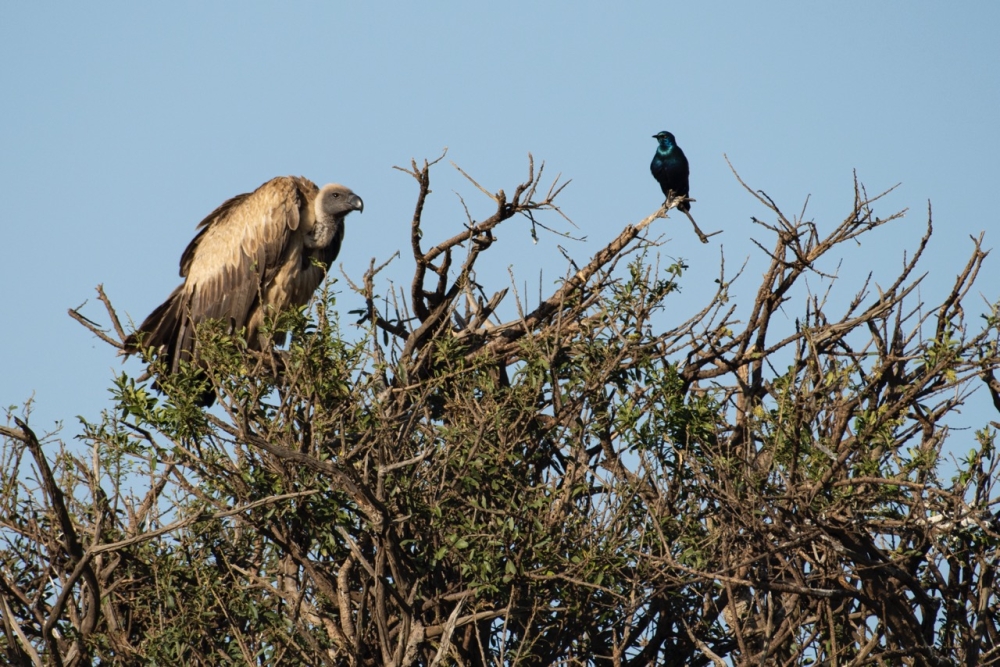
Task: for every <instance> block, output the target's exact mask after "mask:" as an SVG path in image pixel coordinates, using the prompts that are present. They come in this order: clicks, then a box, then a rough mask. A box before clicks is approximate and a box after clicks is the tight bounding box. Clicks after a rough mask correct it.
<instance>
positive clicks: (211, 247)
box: [124, 176, 364, 404]
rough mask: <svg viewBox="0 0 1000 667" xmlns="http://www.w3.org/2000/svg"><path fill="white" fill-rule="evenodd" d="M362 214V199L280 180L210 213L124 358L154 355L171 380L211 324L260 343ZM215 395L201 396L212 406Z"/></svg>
mask: <svg viewBox="0 0 1000 667" xmlns="http://www.w3.org/2000/svg"><path fill="white" fill-rule="evenodd" d="M362 210H364V202H362V201H361V197H359V196H357V195H356V194H354V193H353V192H352V191H351V190H350V189H349V188H347V187H345V186H343V185H339V184H336V183H331V184H329V185H324V186H323V187H322V188H318V187H316V184H315V183H313V182H312V181H310V180H308V179H305V178H302V177H296V176H279V177H278V178H274V179H272V180H270V181H268V182H267V183H264V184H263V185H261V186H260V187H259V188H257V189H256V190H254V191H253V192H249V193H246V194H241V195H237V196H235V197H233V198H232V199H230V200H229V201H227V202H225V203H224V204H222V205H221V206H219V207H218V208H217V209H215V210H214V211H212V213H210V214H209V215H208V217H207V218H205V219H204V220H202V221H201V223H200V224H199V225H198V228H197V229H198V233H197V234H196V235H195V237H194V240H192V241H191V243H190V244H189V245H188V247H187V249H186V250H184V254H182V255H181V271H180V274H181V277H183V278H184V282H183V283H181V285H180V286H179V287H177V289H175V290H174V291H173V293H171V295H170V296H169V297H167V300H166V301H164V302H163V304H162V305H160V306H159V307H158V308H156V310H154V311H153V312H152V313H151V314H150V315H149V317H147V318H146V319H145V321H144V322H143V323H142V325H141V326H140V327H139V328H138V329H137V330H136V331H135V333H133V334H131V335H130V336H128V337H127V338H126V339H125V342H124V353H125V354H126V355H128V354H135V353H136V352H138V351H139V350H140V348H153V349H156V350H159V354H160V358H161V359H162V360H163V361H164V362H165V365H166V369H167V371H168V372H170V373H174V372H176V371H177V368H178V364H179V363H180V361H181V360H182V359H183V360H187V361H192V360H194V359H195V358H196V356H195V350H194V347H195V327H196V326H197V325H198V324H200V323H201V322H204V321H205V320H209V319H218V320H222V321H224V322H227V323H228V325H229V327H230V330H231V331H233V332H240V331H243V330H245V333H244V335H245V337H246V341H247V346H248V347H249V348H251V349H257V350H260V349H263V348H264V345H265V344H266V343H267V342H268V340H270V341H273V344H277V345H280V344H282V343H283V342H284V338H285V336H284V334H283V333H280V334H275V335H274V336H273V337H270V338H268V339H265V337H264V336H263V335H262V334H261V333H260V329H261V325H262V324H263V323H264V318H265V317H274V316H276V315H277V314H278V313H280V312H282V311H284V310H287V309H290V308H297V307H300V306H303V305H305V304H306V303H307V302H308V301H309V298H310V297H311V296H312V293H313V292H314V291H315V290H316V288H317V287H319V284H320V283H321V282H322V281H323V277H324V276H325V275H326V271H327V268H328V267H329V266H330V265H331V264H332V263H333V260H334V259H335V258H336V257H337V253H338V252H340V243H341V241H342V240H343V238H344V218H346V217H347V214H349V213H350V212H351V211H362ZM213 399H214V393H213V394H211V395H206V396H205V397H204V402H205V403H206V404H210V403H211V402H212V400H213Z"/></svg>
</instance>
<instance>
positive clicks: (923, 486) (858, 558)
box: [0, 161, 1000, 667]
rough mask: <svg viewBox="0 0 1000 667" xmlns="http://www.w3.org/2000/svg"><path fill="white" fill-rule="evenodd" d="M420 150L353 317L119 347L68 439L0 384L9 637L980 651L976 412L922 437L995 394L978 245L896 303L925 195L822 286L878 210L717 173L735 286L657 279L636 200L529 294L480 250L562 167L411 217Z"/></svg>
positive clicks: (265, 649) (3, 641)
mask: <svg viewBox="0 0 1000 667" xmlns="http://www.w3.org/2000/svg"><path fill="white" fill-rule="evenodd" d="M435 168H439V167H436V166H435V163H433V162H427V161H424V162H423V163H422V164H418V163H417V162H413V163H412V164H411V165H410V166H409V168H408V169H406V170H405V171H407V172H408V173H409V174H410V175H412V176H413V178H414V179H415V181H416V183H417V187H418V191H417V198H416V206H415V208H414V212H413V219H412V226H411V233H410V238H409V247H410V254H411V255H412V259H413V261H414V263H415V271H414V275H413V280H412V283H411V284H410V286H409V287H408V288H397V287H396V286H395V285H394V284H393V283H392V282H390V281H387V280H386V279H384V278H383V275H384V274H383V272H384V270H385V266H386V264H387V263H386V264H381V265H377V264H376V260H372V264H371V268H370V269H369V270H368V272H367V273H366V274H365V275H364V276H363V277H362V278H360V279H358V280H357V281H356V283H350V288H351V290H350V292H349V293H348V295H346V296H342V297H341V298H340V302H346V303H347V304H349V306H350V307H355V306H358V309H357V310H352V311H351V312H349V313H345V312H341V313H339V315H338V313H337V308H336V307H335V306H336V305H337V304H335V303H334V295H333V294H332V293H331V292H330V291H329V289H326V288H324V290H323V292H322V293H320V294H318V295H317V298H316V299H315V300H314V303H313V306H312V307H311V308H310V309H305V310H302V311H296V312H291V313H285V314H282V315H281V316H280V317H278V318H277V319H276V320H275V321H273V322H270V323H269V326H272V327H274V329H275V330H287V331H289V332H291V334H292V335H291V343H290V344H289V345H288V348H287V349H283V350H277V351H271V350H267V351H265V352H263V353H258V352H254V351H252V350H248V349H247V346H246V344H245V341H243V340H241V338H240V334H239V332H231V331H227V329H226V328H225V326H224V325H223V324H222V323H209V324H208V325H206V326H203V327H201V328H200V329H199V332H198V336H199V354H200V360H201V365H199V366H196V367H191V366H186V365H185V366H184V368H183V369H182V371H181V372H179V373H177V374H173V375H165V374H162V373H160V372H159V371H162V368H158V361H157V360H156V359H155V355H154V358H152V359H150V361H151V363H152V376H151V377H147V378H132V377H129V376H127V375H126V374H122V375H121V376H120V377H119V378H118V379H117V380H116V383H115V386H114V396H115V398H114V405H113V407H112V408H110V409H108V410H107V411H106V412H105V413H104V414H103V415H102V416H100V418H99V419H95V420H92V421H85V422H84V424H83V434H82V435H81V436H80V437H79V439H78V442H77V443H65V442H63V441H61V440H59V439H58V438H45V437H39V436H38V435H36V434H35V432H34V431H33V430H32V429H31V427H30V424H29V423H28V420H27V417H26V416H25V415H24V414H21V415H20V416H18V415H16V414H15V413H14V411H9V412H8V425H7V426H5V427H0V434H2V436H3V448H2V458H0V470H2V472H0V475H2V479H3V482H2V488H0V616H2V618H3V628H2V632H0V651H2V652H3V654H4V656H5V658H6V659H7V660H8V661H9V662H10V663H11V664H19V665H41V664H47V665H48V664H51V665H86V664H93V663H96V662H100V663H102V664H103V663H107V664H116V663H119V664H136V663H141V664H152V665H174V664H222V663H227V664H228V663H233V662H235V663H244V664H282V665H286V664H287V665H295V664H300V665H322V664H329V665H344V664H346V665H396V666H400V667H402V666H407V665H430V666H436V665H467V666H471V665H621V666H626V665H628V666H633V665H727V664H734V665H760V664H779V665H807V664H822V665H894V664H910V665H952V664H1000V620H998V619H1000V608H998V606H1000V599H998V594H997V582H996V574H997V560H998V553H997V552H998V545H1000V523H998V520H997V516H998V514H997V503H998V499H1000V498H998V492H997V488H996V485H995V484H996V479H997V474H996V473H997V458H996V452H995V448H994V439H995V434H996V428H997V427H998V426H1000V425H998V424H997V423H996V422H991V421H986V420H984V423H982V424H981V425H979V426H980V428H979V430H975V431H974V432H973V431H961V432H954V431H953V430H950V424H951V423H952V421H953V420H954V418H955V415H956V414H957V411H958V410H959V409H960V408H961V407H962V406H963V405H964V404H965V402H966V400H967V398H968V397H969V396H970V394H971V393H972V392H973V390H975V389H980V391H983V392H986V393H988V395H989V396H991V397H992V399H993V403H994V405H995V406H996V407H997V408H998V409H1000V381H998V380H997V379H996V377H995V371H996V370H997V368H998V366H1000V352H998V347H997V344H998V335H1000V320H998V313H997V305H996V303H989V302H983V303H981V302H979V301H978V298H979V297H978V294H976V293H975V292H973V291H972V288H973V285H974V283H975V281H976V278H977V275H978V273H979V270H980V268H981V267H982V266H983V263H984V262H985V261H986V257H987V252H986V251H985V250H984V249H983V247H982V243H983V239H982V237H979V238H973V239H971V253H970V256H969V259H968V262H967V263H966V264H965V265H964V266H959V267H954V281H953V283H952V284H953V287H952V289H951V290H950V292H949V293H948V294H947V295H946V296H945V297H944V298H943V299H942V300H941V301H940V302H934V303H925V302H924V301H923V300H922V297H921V293H920V291H919V289H918V287H919V286H920V285H921V282H922V280H923V279H924V275H925V274H924V273H923V271H924V269H923V268H922V267H923V265H924V264H926V262H927V260H926V257H925V255H926V253H925V250H926V248H927V244H928V241H929V239H930V236H931V232H932V219H931V212H930V209H928V212H927V221H926V232H925V233H924V234H923V236H922V237H921V238H914V239H913V240H912V243H913V244H914V247H913V248H912V249H911V252H909V253H908V254H906V255H903V253H902V251H900V255H901V256H900V258H899V261H900V268H899V270H898V271H897V272H895V273H896V275H895V276H894V277H893V278H892V279H891V282H889V283H888V284H878V283H876V282H875V280H874V279H873V278H872V277H871V276H868V277H867V279H866V278H865V277H864V276H860V277H857V278H856V282H854V283H852V282H851V281H852V280H855V277H854V276H851V277H849V278H844V277H840V276H838V275H835V274H830V273H827V272H824V270H823V269H822V268H821V267H822V266H824V262H828V261H831V259H833V260H835V259H836V258H838V257H840V256H842V255H844V254H848V253H850V252H851V251H852V249H853V246H854V245H855V242H856V241H858V240H862V239H864V237H865V236H866V235H867V234H869V233H870V232H871V231H872V230H874V229H876V228H878V227H881V226H884V225H894V224H899V222H898V221H899V219H900V218H902V216H903V213H902V212H900V213H897V214H895V215H890V216H887V217H877V216H876V215H875V213H874V212H873V204H874V203H875V202H877V201H879V200H880V199H881V198H882V197H883V196H884V194H885V193H883V194H880V195H877V196H869V195H868V194H867V192H866V191H865V188H864V187H863V186H862V185H861V184H860V183H856V187H855V192H854V200H853V205H852V206H851V207H850V209H849V210H848V211H846V215H845V216H844V217H843V219H842V220H840V221H835V222H832V223H831V222H826V221H821V222H814V221H811V220H807V219H804V218H803V217H802V216H791V217H790V216H788V215H786V214H785V213H783V212H782V210H781V209H780V208H779V206H778V205H777V204H776V203H775V202H773V201H772V200H771V199H770V198H769V197H768V196H767V195H766V194H763V193H762V192H760V191H755V190H753V189H752V188H750V187H746V191H747V192H748V193H749V196H748V198H747V201H748V203H749V204H750V205H752V206H754V207H755V210H759V211H760V212H759V213H757V214H756V216H755V217H753V218H752V221H753V223H754V224H756V225H757V229H758V230H759V232H760V235H759V238H760V239H761V240H760V241H759V242H758V243H757V249H756V250H755V252H759V253H762V254H763V257H764V258H766V260H765V261H766V263H767V267H766V270H765V272H764V274H763V276H762V277H761V279H760V283H759V286H758V287H757V288H756V290H750V292H751V293H755V296H754V298H753V302H752V303H750V302H748V301H744V302H743V303H742V304H738V303H736V302H735V300H734V299H733V298H732V296H731V292H732V284H733V281H734V280H737V279H739V280H741V281H744V282H745V281H748V280H750V279H749V278H748V277H747V276H739V275H738V274H737V275H735V276H734V275H729V274H727V272H726V270H725V265H724V263H721V264H720V266H719V267H718V268H717V269H715V268H713V269H711V272H710V273H707V272H708V267H698V268H697V271H698V273H699V274H700V276H701V277H700V278H699V280H702V281H704V280H705V278H704V276H706V275H710V276H711V277H712V278H714V279H715V286H716V289H715V293H714V296H712V297H711V298H710V299H709V300H708V302H707V303H706V304H705V306H704V308H703V309H701V310H699V311H698V312H691V313H683V312H679V311H678V310H677V309H676V308H674V307H673V306H672V299H673V298H674V297H675V296H676V293H677V291H678V289H679V288H680V287H681V286H683V285H684V283H685V281H686V280H690V279H691V275H690V271H689V270H688V267H687V266H685V265H684V264H683V263H682V262H679V261H670V260H664V259H663V258H662V256H661V255H660V254H659V253H658V247H659V246H658V240H657V234H658V232H657V231H656V229H657V224H658V221H659V220H660V219H661V218H662V217H663V216H665V215H667V209H661V210H660V211H658V212H657V213H654V214H653V215H651V216H649V217H648V218H646V219H645V220H643V221H641V222H640V223H638V224H634V225H625V226H624V227H623V229H622V231H621V232H620V233H619V234H618V235H617V236H616V237H615V238H613V239H611V240H610V242H608V244H607V245H606V246H605V247H603V248H602V249H601V250H600V251H598V252H597V253H596V254H594V255H593V257H591V258H590V259H589V260H586V261H581V262H580V264H579V265H577V264H576V263H574V262H572V261H569V262H568V269H567V272H566V275H565V277H564V279H563V280H561V281H560V282H559V284H558V285H557V286H556V287H554V288H553V290H552V291H551V292H550V293H549V294H547V295H543V298H541V299H540V300H539V301H538V303H537V304H534V305H529V303H528V301H527V299H526V298H525V295H523V294H519V293H518V292H517V291H516V290H513V289H511V288H510V287H509V286H508V285H502V286H501V285H484V284H481V283H480V280H479V278H478V277H477V275H476V270H475V269H476V263H477V261H478V260H479V258H480V257H482V256H483V255H484V254H485V253H489V252H493V251H494V250H495V249H496V248H498V247H502V243H500V242H499V241H498V240H497V239H496V238H495V236H494V235H493V230H495V229H496V228H497V227H499V226H500V225H504V224H507V223H508V221H510V220H512V219H514V218H517V217H521V216H526V217H528V218H530V220H531V222H532V225H533V226H534V225H536V224H537V225H539V226H540V225H541V224H542V221H545V220H547V217H546V216H548V218H551V219H556V218H555V216H558V215H559V214H561V211H560V210H559V208H558V205H557V202H556V199H557V196H558V194H559V191H560V189H561V185H560V184H559V183H558V181H557V182H554V183H552V185H551V187H548V182H547V181H544V182H543V176H544V169H543V168H542V167H537V168H536V165H535V164H534V163H533V162H531V164H530V165H529V174H528V177H527V179H526V180H525V181H524V182H523V183H520V184H518V185H517V186H516V187H515V188H514V189H513V190H512V191H511V193H510V194H509V195H508V194H506V193H505V192H504V191H502V190H501V191H500V192H497V193H491V192H489V191H487V190H486V189H484V188H482V187H480V186H479V185H478V184H477V183H476V182H475V181H474V180H472V179H471V178H470V179H469V181H470V183H471V184H472V186H474V187H475V188H477V189H478V190H480V191H481V192H482V193H483V194H484V195H486V196H487V197H489V198H490V199H491V200H492V202H493V204H492V213H491V214H490V215H488V216H487V217H484V218H483V219H481V220H476V219H473V217H472V216H471V215H470V216H469V218H468V219H467V220H466V221H465V222H464V224H462V225H454V226H452V227H451V228H452V229H454V231H455V234H454V236H452V237H450V238H448V239H428V238H426V235H425V234H424V232H423V229H424V228H425V227H427V225H426V224H425V222H424V217H425V203H426V201H427V198H428V196H429V194H430V178H431V172H432V170H433V169H435ZM737 178H738V177H737ZM740 182H741V183H742V181H740ZM472 186H470V187H472ZM444 227H445V226H444V224H443V223H442V224H436V225H435V228H438V229H440V228H444ZM431 243H435V245H430V244H431ZM515 270H516V268H515ZM940 271H941V269H940V267H936V268H935V272H936V273H938V272H940ZM809 277H814V278H815V281H814V283H815V284H819V285H822V289H821V290H820V291H818V292H816V291H813V290H812V289H810V284H808V283H807V278H809ZM935 279H937V280H940V279H941V276H940V275H936V277H935ZM744 291H745V290H744ZM844 295H847V296H846V298H841V297H844ZM973 297H974V298H973ZM101 298H102V301H103V302H104V304H105V305H106V307H107V321H108V322H109V323H110V324H109V325H108V328H107V329H100V328H98V327H97V325H94V324H93V323H91V322H90V321H89V320H87V319H86V318H84V316H83V315H81V314H80V313H74V315H75V316H76V317H77V318H78V319H79V320H81V322H83V323H85V324H86V325H87V326H88V327H89V328H90V329H91V330H92V331H93V332H94V333H95V334H97V335H99V336H100V337H101V338H102V339H104V340H105V341H106V342H107V343H108V344H109V345H110V346H112V347H119V348H120V346H121V342H122V340H123V339H124V338H125V336H126V334H127V332H126V331H124V330H123V328H122V326H121V324H120V323H119V321H118V318H117V316H116V313H115V309H114V308H113V307H112V304H111V301H110V300H109V299H108V298H107V297H106V296H105V295H104V293H103V291H101ZM841 304H846V305H845V306H843V307H842V306H841ZM501 305H503V307H504V308H506V309H507V311H508V312H511V313H516V315H515V316H513V317H510V318H508V319H507V320H506V321H504V320H502V319H501V318H499V317H498V315H497V314H498V313H500V312H503V311H504V309H503V308H501ZM779 315H780V317H779ZM355 321H357V322H358V323H359V324H361V325H362V326H361V331H362V333H363V335H360V336H355V337H353V338H352V337H350V336H345V335H343V333H342V329H341V327H342V326H344V322H351V323H353V322H355ZM154 380H155V381H156V382H157V383H158V384H157V386H158V389H159V390H160V392H162V394H161V393H157V392H156V391H154V390H153V388H152V383H153V381H154ZM206 383H210V384H211V386H212V387H214V388H215V389H216V391H217V393H218V396H219V401H218V407H217V408H215V409H213V410H212V411H205V410H204V409H202V408H200V407H198V398H199V397H200V396H201V394H202V392H203V391H204V390H205V388H206V387H205V385H206ZM956 451H957V452H962V454H961V456H960V457H959V458H957V460H951V459H949V453H952V452H956ZM966 452H967V453H966Z"/></svg>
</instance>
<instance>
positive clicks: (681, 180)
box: [649, 132, 691, 212]
mask: <svg viewBox="0 0 1000 667" xmlns="http://www.w3.org/2000/svg"><path fill="white" fill-rule="evenodd" d="M653 138H654V139H656V140H657V141H658V142H659V145H658V146H657V147H656V154H655V155H653V162H652V163H651V164H650V165H649V170H650V171H651V172H653V178H655V179H656V182H657V183H659V184H660V189H661V190H663V196H664V197H666V198H668V199H669V198H670V197H671V196H673V197H678V196H684V197H687V196H688V174H689V171H688V161H687V157H685V155H684V151H682V150H681V147H680V146H678V145H677V142H676V140H675V139H674V135H672V134H670V133H669V132H660V133H658V134H654V135H653ZM677 208H678V210H681V211H684V212H687V211H690V210H691V204H690V203H689V202H686V201H685V202H681V203H680V204H678V205H677Z"/></svg>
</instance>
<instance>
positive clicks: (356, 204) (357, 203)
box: [351, 194, 365, 213]
mask: <svg viewBox="0 0 1000 667" xmlns="http://www.w3.org/2000/svg"><path fill="white" fill-rule="evenodd" d="M351 206H352V207H353V208H354V210H355V211H357V212H358V213H364V211H365V203H364V202H363V201H361V197H359V196H357V195H354V194H352V195H351Z"/></svg>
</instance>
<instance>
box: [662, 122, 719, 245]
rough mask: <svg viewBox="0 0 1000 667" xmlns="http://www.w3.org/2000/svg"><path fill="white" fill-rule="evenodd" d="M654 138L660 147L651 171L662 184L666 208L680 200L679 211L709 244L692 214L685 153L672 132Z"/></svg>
mask: <svg viewBox="0 0 1000 667" xmlns="http://www.w3.org/2000/svg"><path fill="white" fill-rule="evenodd" d="M653 138H654V139H656V141H657V142H658V143H659V145H658V146H657V147H656V153H655V154H654V155H653V162H652V163H650V165H649V170H650V171H651V172H652V173H653V178H655V179H656V182H657V183H659V184H660V189H661V190H663V196H664V197H666V201H664V203H663V205H664V208H669V207H670V204H671V203H672V202H673V201H675V200H677V199H679V200H680V201H677V203H676V208H677V210H678V211H681V212H682V213H684V214H685V215H686V216H687V217H688V220H690V221H691V224H692V225H694V231H695V233H696V234H697V235H698V238H699V239H701V242H702V243H708V236H705V234H703V233H702V231H701V230H700V229H698V224H697V223H696V222H695V221H694V218H692V217H691V213H690V210H691V201H693V200H691V199H688V192H689V191H690V185H689V184H688V176H689V174H690V173H691V172H690V169H689V168H688V160H687V156H686V155H684V151H682V150H681V147H680V146H678V145H677V140H676V139H675V138H674V135H673V134H671V133H670V132H658V133H657V134H654V135H653ZM715 234H718V232H715V233H714V234H709V236H714V235H715Z"/></svg>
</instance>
